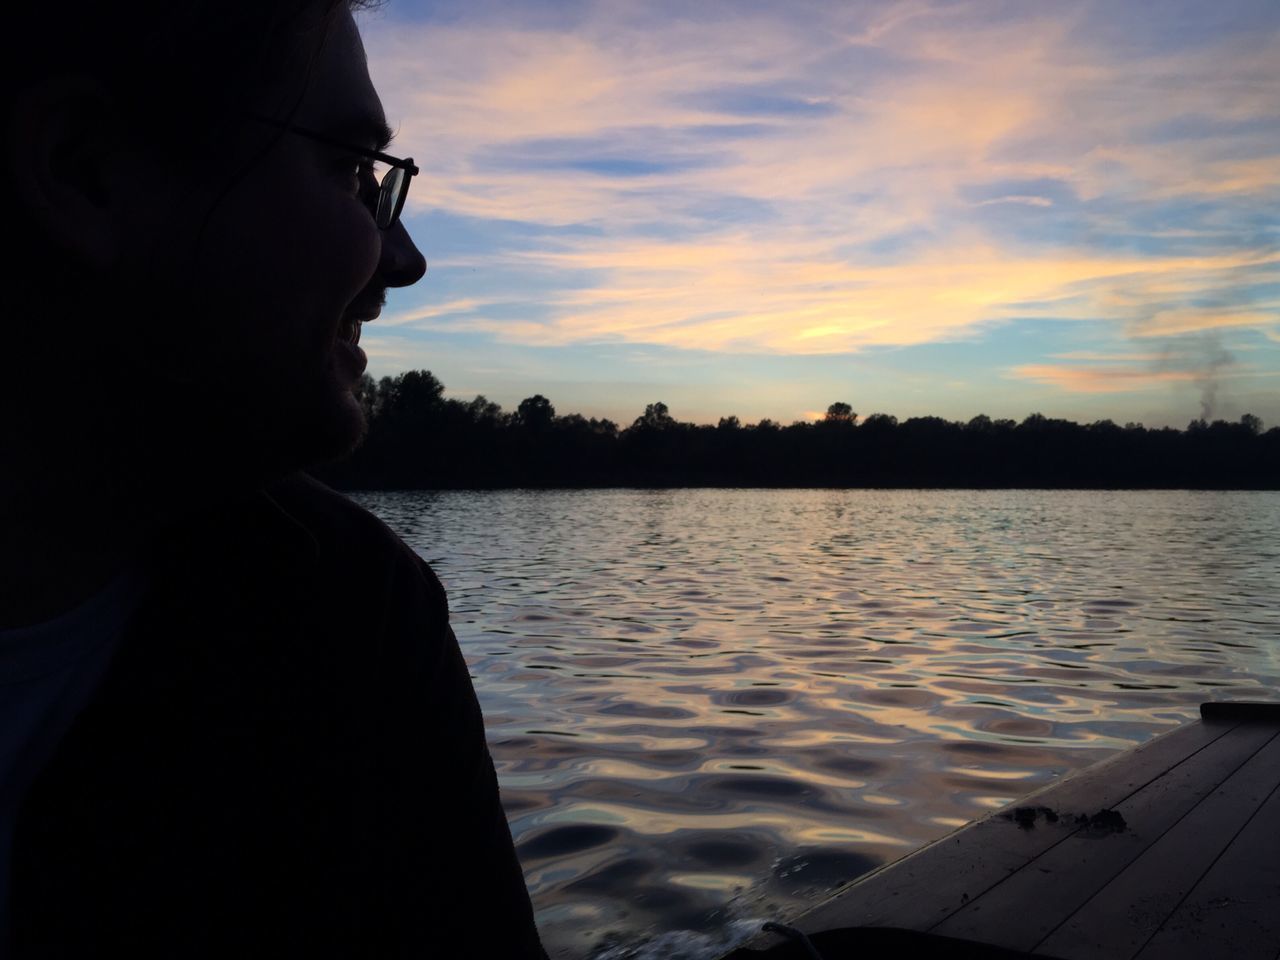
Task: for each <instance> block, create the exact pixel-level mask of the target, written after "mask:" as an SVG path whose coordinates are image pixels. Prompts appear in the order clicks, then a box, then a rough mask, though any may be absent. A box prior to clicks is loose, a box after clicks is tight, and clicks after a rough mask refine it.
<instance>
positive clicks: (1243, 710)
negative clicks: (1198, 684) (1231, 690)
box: [1200, 700, 1280, 723]
mask: <svg viewBox="0 0 1280 960" xmlns="http://www.w3.org/2000/svg"><path fill="white" fill-rule="evenodd" d="M1200 717H1201V719H1204V720H1210V721H1227V722H1233V723H1234V722H1239V721H1241V720H1245V721H1248V722H1250V723H1280V703H1262V702H1259V701H1254V700H1223V701H1219V702H1210V703H1202V704H1200Z"/></svg>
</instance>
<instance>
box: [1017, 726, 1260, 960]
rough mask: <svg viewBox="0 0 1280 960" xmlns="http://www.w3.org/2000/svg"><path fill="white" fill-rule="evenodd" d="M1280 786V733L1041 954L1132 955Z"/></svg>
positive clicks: (1083, 958) (1070, 959)
mask: <svg viewBox="0 0 1280 960" xmlns="http://www.w3.org/2000/svg"><path fill="white" fill-rule="evenodd" d="M1277 729H1280V728H1277V727H1273V728H1272V730H1273V731H1274V730H1277ZM1278 786H1280V736H1274V735H1273V737H1272V739H1271V742H1270V743H1268V744H1267V745H1266V746H1265V747H1263V748H1262V749H1261V750H1259V751H1258V752H1257V753H1256V754H1254V756H1253V758H1252V759H1251V760H1250V761H1249V762H1248V763H1247V764H1246V765H1245V766H1243V767H1241V768H1240V769H1239V770H1237V771H1236V772H1235V773H1234V774H1233V775H1232V776H1231V777H1230V778H1229V779H1227V780H1226V781H1225V782H1224V783H1223V784H1222V786H1220V787H1219V788H1218V789H1217V790H1216V791H1214V792H1213V793H1212V794H1211V795H1210V796H1208V797H1206V798H1205V799H1204V800H1203V801H1201V803H1200V804H1198V805H1197V806H1196V808H1195V809H1194V810H1192V811H1191V812H1190V813H1189V814H1187V815H1186V816H1185V817H1183V818H1182V819H1181V820H1179V821H1178V822H1177V823H1176V824H1175V825H1174V826H1173V827H1172V828H1170V829H1169V830H1168V831H1167V832H1166V833H1165V835H1164V836H1162V837H1161V838H1160V839H1159V840H1157V841H1156V842H1155V843H1153V844H1152V845H1151V846H1150V847H1148V848H1147V849H1146V850H1145V851H1144V852H1143V853H1142V854H1141V855H1140V856H1139V857H1138V858H1137V859H1136V860H1135V861H1133V862H1132V863H1131V864H1130V865H1129V866H1128V867H1127V868H1126V869H1125V870H1124V871H1123V872H1121V873H1120V875H1119V876H1117V877H1116V878H1115V879H1114V880H1112V881H1111V882H1110V883H1109V884H1107V885H1106V886H1105V887H1103V888H1102V889H1101V890H1099V891H1098V892H1097V893H1096V894H1095V895H1094V896H1093V897H1092V899H1090V900H1089V902H1088V903H1086V904H1085V905H1084V906H1083V907H1081V908H1080V909H1079V910H1077V911H1076V912H1075V913H1074V914H1073V915H1072V916H1071V917H1070V918H1068V919H1067V921H1066V922H1065V923H1063V924H1062V926H1060V927H1058V929H1057V930H1055V931H1053V932H1052V933H1051V934H1050V935H1049V936H1048V937H1047V938H1046V939H1044V940H1042V941H1041V942H1040V943H1038V944H1037V945H1036V947H1035V949H1036V952H1037V953H1045V954H1049V955H1051V956H1055V957H1062V958H1064V960H1074V958H1077V957H1078V958H1080V960H1087V958H1093V957H1131V956H1133V954H1135V953H1137V952H1138V950H1140V949H1141V948H1142V945H1143V944H1144V943H1146V942H1147V940H1149V939H1150V938H1151V937H1152V936H1153V935H1154V934H1155V932H1156V931H1157V930H1158V929H1159V928H1160V925H1161V924H1162V923H1163V922H1164V921H1165V920H1166V918H1168V916H1169V914H1170V913H1172V912H1173V910H1174V909H1175V908H1176V907H1177V906H1178V904H1179V903H1181V902H1182V900H1183V898H1184V897H1186V896H1187V894H1188V893H1189V892H1190V891H1191V890H1192V889H1194V888H1195V886H1196V884H1197V883H1198V882H1199V881H1200V878H1201V877H1202V876H1204V874H1205V873H1206V872H1207V871H1208V870H1209V868H1210V867H1211V866H1212V865H1213V863H1214V862H1215V861H1216V860H1217V859H1218V857H1219V856H1221V855H1222V852H1223V851H1224V850H1226V849H1227V848H1228V847H1229V846H1230V844H1231V842H1232V840H1233V839H1234V838H1235V836H1236V834H1238V833H1239V832H1240V830H1241V829H1242V828H1243V827H1244V826H1245V824H1247V823H1248V822H1249V820H1250V819H1251V818H1252V817H1253V816H1254V815H1255V814H1256V813H1257V812H1258V808H1259V807H1260V806H1261V805H1262V804H1263V802H1264V801H1265V800H1266V799H1267V797H1269V796H1270V795H1271V794H1272V792H1273V791H1274V790H1275V789H1276V788H1277V787H1278ZM1278 826H1280V825H1278Z"/></svg>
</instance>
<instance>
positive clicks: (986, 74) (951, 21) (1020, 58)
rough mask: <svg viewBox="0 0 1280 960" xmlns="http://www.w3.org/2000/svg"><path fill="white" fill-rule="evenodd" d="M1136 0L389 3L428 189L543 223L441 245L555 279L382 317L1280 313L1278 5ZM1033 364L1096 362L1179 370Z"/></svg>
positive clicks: (1155, 333) (558, 335)
mask: <svg viewBox="0 0 1280 960" xmlns="http://www.w3.org/2000/svg"><path fill="white" fill-rule="evenodd" d="M1229 5H1230V3H1229V2H1228V6H1229ZM1138 6H1139V5H1137V4H1129V5H1127V6H1126V5H1125V4H1119V5H1118V6H1116V5H1109V6H1107V7H1103V6H1102V5H1097V6H1094V5H1086V4H1055V5H1034V6H1026V5H1009V4H1005V3H1000V2H994V0H992V2H972V3H962V4H954V3H943V2H927V0H906V2H885V3H869V4H856V5H854V4H820V3H812V4H811V3H801V4H798V5H795V6H787V5H773V6H764V7H760V6H756V7H753V8H751V9H750V10H749V11H748V10H744V8H743V7H742V6H741V5H740V4H731V3H727V2H725V3H719V2H715V0H708V3H706V4H699V5H696V6H690V7H688V8H687V9H682V13H681V15H680V16H671V15H670V11H669V10H668V9H667V8H666V7H665V6H663V5H661V4H659V5H654V6H652V7H648V6H646V5H636V4H625V3H619V2H612V0H599V2H587V3H584V4H582V5H575V6H574V7H573V12H572V13H566V14H564V15H563V16H561V17H553V16H550V15H548V14H547V13H546V11H545V10H543V9H542V7H536V8H535V7H524V6H522V5H520V4H515V3H512V4H506V5H498V6H490V5H481V6H480V7H478V8H476V12H474V13H468V12H466V8H463V7H458V8H456V9H454V8H452V7H451V8H449V9H448V10H447V11H446V12H445V14H442V15H439V16H435V17H432V16H426V17H424V18H422V19H421V20H420V21H418V22H404V21H395V20H391V19H379V17H378V16H376V15H375V16H374V17H373V18H371V19H368V20H367V21H366V27H365V30H366V38H367V43H368V46H369V47H370V51H371V63H372V65H373V69H374V74H375V80H376V81H377V82H378V85H379V88H380V90H381V92H382V94H383V98H384V100H385V101H386V102H387V104H388V109H389V111H390V113H391V114H392V116H393V118H396V119H398V120H399V121H400V124H401V132H400V137H399V143H401V144H402V145H403V150H404V151H405V152H406V153H411V154H413V155H414V156H416V157H418V158H419V162H420V163H421V164H423V166H424V171H425V172H424V176H423V177H422V178H420V179H421V183H417V182H415V184H414V190H413V192H412V193H411V196H410V204H411V208H412V210H414V211H417V212H418V213H419V214H421V213H424V212H426V211H429V210H436V211H443V212H445V213H447V214H449V215H450V216H452V217H456V218H464V219H470V220H475V221H486V222H498V221H502V222H509V221H518V222H520V223H522V224H526V225H529V227H530V229H529V230H528V231H526V233H524V234H522V235H521V237H520V238H518V239H510V238H508V239H507V241H506V242H504V243H503V244H501V245H496V246H492V247H489V248H486V249H481V250H478V251H471V252H469V253H468V254H467V255H466V257H459V258H453V257H450V258H449V259H448V261H447V262H446V263H445V264H443V267H444V270H445V272H446V273H447V271H448V270H449V269H450V265H453V266H454V267H455V268H456V269H461V264H462V263H463V262H465V263H467V264H469V265H473V266H474V265H482V266H485V267H487V268H488V270H487V271H485V277H486V282H487V283H489V284H491V285H494V286H500V285H501V283H502V282H503V278H504V277H505V276H507V275H508V274H510V273H511V272H512V271H519V272H520V274H521V276H522V277H528V276H536V277H538V278H539V285H538V294H537V302H536V303H531V304H530V309H529V310H528V311H525V312H524V313H522V312H521V311H520V310H519V309H514V308H513V309H506V308H504V309H494V307H495V305H496V302H497V301H498V300H500V299H504V298H503V297H501V296H498V297H493V298H492V299H493V301H494V302H485V301H486V297H488V296H489V295H488V294H477V295H475V296H471V295H469V294H468V295H465V296H459V295H456V293H457V292H456V290H454V289H451V291H450V292H449V293H446V294H444V297H445V299H446V301H447V302H442V303H439V304H430V303H427V304H424V305H423V306H422V308H421V309H419V310H406V311H405V312H403V313H401V314H398V315H397V316H395V317H393V318H391V322H392V323H398V324H401V325H404V326H407V327H414V326H417V327H422V326H427V327H431V326H432V325H436V326H437V328H441V329H443V328H444V327H445V326H447V325H448V324H449V322H450V317H454V318H458V317H465V318H466V319H467V321H468V329H471V330H477V331H482V332H485V333H488V334H490V335H492V336H493V337H495V338H498V339H501V340H504V341H507V342H512V343H529V344H537V345H557V344H573V343H583V342H595V341H606V342H607V341H621V342H629V343H652V344H661V345H666V346H674V347H683V348H689V349H702V350H734V351H745V352H771V353H795V354H811V353H819V354H823V353H825V354H830V353H841V352H850V351H857V350H860V349H864V348H866V347H868V346H879V345H911V344H924V343H931V342H938V341H948V340H955V339H962V338H965V337H970V336H973V335H975V334H976V333H978V332H980V331H982V330H984V329H987V328H988V327H990V326H991V325H992V324H998V323H1010V322H1017V321H1019V320H1022V319H1026V318H1034V317H1048V316H1053V317H1062V318H1072V319H1088V320H1095V321H1098V320H1100V321H1104V322H1106V323H1108V324H1110V325H1111V326H1112V327H1113V329H1114V330H1115V333H1116V335H1117V336H1126V337H1177V336H1186V335H1189V334H1195V333H1196V332H1198V331H1204V330H1208V329H1221V328H1227V327H1231V328H1241V329H1244V328H1250V329H1255V330H1258V331H1261V332H1263V333H1265V334H1266V335H1268V336H1275V333H1274V331H1275V330H1276V329H1277V328H1278V327H1280V303H1278V302H1277V300H1276V298H1275V294H1274V287H1275V284H1276V283H1277V282H1280V255H1277V253H1276V250H1277V240H1278V239H1280V238H1278V237H1277V234H1276V231H1275V227H1274V223H1275V221H1276V218H1277V214H1278V213H1280V71H1277V70H1276V69H1275V64H1276V63H1277V62H1280V18H1277V17H1269V18H1268V17H1266V16H1265V15H1262V16H1259V15H1257V14H1256V12H1255V14H1253V20H1252V21H1251V22H1249V23H1247V24H1242V25H1241V28H1240V29H1228V28H1225V27H1223V24H1224V23H1229V22H1230V17H1226V16H1225V15H1223V16H1218V15H1214V16H1211V15H1210V12H1209V10H1208V7H1207V6H1206V7H1204V8H1200V7H1196V6H1188V5H1179V6H1178V8H1177V11H1176V13H1175V12H1170V13H1169V14H1168V16H1167V17H1166V18H1164V19H1163V20H1162V23H1161V32H1160V33H1159V35H1158V36H1157V35H1156V34H1155V33H1154V31H1153V30H1151V29H1149V28H1148V27H1149V25H1148V24H1147V23H1146V21H1144V20H1143V19H1142V17H1143V16H1145V15H1144V14H1142V13H1141V12H1140V11H1139V10H1138ZM1218 6H1219V5H1214V7H1215V9H1216V8H1217V7H1218ZM1243 9H1244V8H1243V7H1242V11H1243ZM1219 14H1221V11H1220V10H1219ZM1108 18H1113V19H1115V20H1116V22H1114V23H1113V22H1112V21H1111V20H1109V19H1108ZM1126 18H1127V19H1126ZM1179 18H1182V19H1181V20H1180V19H1179ZM1197 18H1199V19H1197ZM1246 19H1247V18H1246ZM1130 21H1132V23H1130ZM1125 24H1128V26H1125ZM423 158H427V159H426V160H425V162H424V160H423ZM1268 224H1270V226H1268ZM566 225H574V226H577V227H582V228H584V232H582V233H580V234H578V235H575V236H561V235H558V234H554V233H553V231H556V230H558V229H561V228H564V227H565V226H566ZM539 231H543V232H541V233H540V232H539ZM428 255H429V256H430V250H428ZM441 266H442V264H441V263H440V262H439V261H437V263H436V264H435V266H434V267H433V269H439V268H440V267H441ZM423 296H424V297H427V298H430V297H431V296H432V294H431V293H430V292H429V288H424V293H423ZM505 300H506V301H507V307H511V304H510V303H509V301H510V297H509V296H507V297H505ZM1214 304H1217V305H1220V306H1213V305H1214ZM1018 369H1019V370H1020V371H1022V372H1021V373H1020V374H1019V376H1025V377H1027V378H1030V379H1033V380H1037V381H1038V382H1044V383H1053V384H1055V385H1058V386H1062V387H1063V388H1064V389H1073V390H1090V391H1104V390H1127V389H1131V388H1132V387H1133V385H1135V384H1151V383H1154V382H1162V381H1167V380H1170V379H1178V377H1179V374H1178V372H1177V371H1158V372H1155V371H1142V370H1140V369H1137V368H1133V369H1130V370H1128V371H1125V370H1122V369H1115V368H1110V367H1109V368H1107V369H1102V368H1096V367H1092V366H1076V367H1063V366H1058V365H1052V364H1049V365H1045V364H1040V365H1036V364H1027V365H1022V366H1020V367H1019V368H1018Z"/></svg>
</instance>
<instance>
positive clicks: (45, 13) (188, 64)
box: [0, 0, 377, 141]
mask: <svg viewBox="0 0 1280 960" xmlns="http://www.w3.org/2000/svg"><path fill="white" fill-rule="evenodd" d="M376 5H377V3H376V0H186V2H183V0H130V2H126V3H107V2H103V0H61V2H59V3H58V4H57V5H56V6H54V7H44V6H41V5H38V4H19V5H18V6H17V8H16V10H15V11H14V12H12V13H10V14H9V15H8V23H7V24H6V30H5V34H4V39H3V40H0V76H3V81H4V82H3V89H4V90H5V91H6V93H5V94H4V96H5V97H6V104H5V107H6V114H7V112H8V107H9V105H10V103H11V101H8V100H7V98H9V97H12V96H15V95H16V94H17V92H18V91H20V90H21V89H22V88H24V87H27V86H29V85H31V84H33V83H39V82H40V81H41V80H44V79H47V78H48V77H50V76H56V75H59V74H66V75H81V76H87V77H90V78H92V79H93V80H95V81H97V82H99V83H101V84H102V85H103V86H104V87H105V88H106V90H107V91H108V92H109V93H111V94H113V95H114V96H115V97H116V98H118V102H119V104H120V105H122V106H123V107H125V108H127V109H128V111H129V119H131V120H133V121H134V124H135V125H136V128H137V129H136V130H132V131H130V132H131V133H136V134H138V135H140V136H142V137H144V138H146V137H152V136H158V137H160V138H163V139H165V140H166V141H167V140H169V138H172V137H174V136H179V137H184V138H185V137H186V136H188V135H189V136H193V137H196V138H198V139H205V138H207V137H209V136H210V131H217V130H218V129H219V128H220V126H221V124H222V123H223V122H225V121H227V120H228V119H230V118H233V117H236V115H237V112H238V111H239V110H241V109H242V108H243V107H244V105H245V104H246V103H247V102H248V101H249V100H251V99H252V98H253V97H254V95H255V94H257V93H258V92H259V91H260V90H262V89H263V88H265V87H267V86H269V85H270V84H271V83H273V82H275V81H277V80H279V79H280V78H281V77H282V76H284V75H286V74H287V73H288V72H289V71H291V70H295V69H297V68H298V67H299V66H300V65H305V64H306V63H307V62H308V61H309V60H310V58H311V57H313V56H314V55H315V53H316V52H317V49H318V46H319V43H320V41H321V40H322V33H317V32H316V31H308V30H304V29H303V28H302V26H301V25H302V24H304V23H306V22H307V20H308V18H307V17H306V14H308V13H311V12H319V13H320V14H321V17H320V21H321V22H322V23H324V22H326V21H327V20H329V19H330V18H331V17H332V15H333V14H334V13H335V12H336V11H338V10H340V9H342V8H344V7H345V8H348V9H358V8H364V7H370V6H376ZM55 17H56V19H54V18H55ZM314 22H315V21H312V23H314Z"/></svg>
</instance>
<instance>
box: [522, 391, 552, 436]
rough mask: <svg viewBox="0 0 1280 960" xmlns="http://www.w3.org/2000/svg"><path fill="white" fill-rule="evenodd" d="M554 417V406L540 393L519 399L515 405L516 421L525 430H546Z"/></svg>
mask: <svg viewBox="0 0 1280 960" xmlns="http://www.w3.org/2000/svg"><path fill="white" fill-rule="evenodd" d="M555 418H556V408H555V407H553V406H552V405H551V401H550V400H548V399H547V398H546V397H544V396H543V395H542V394H540V393H535V394H534V395H533V396H532V397H528V398H527V399H524V400H521V401H520V405H519V406H518V407H516V421H517V422H518V423H519V424H520V426H522V427H524V428H525V429H526V430H546V429H547V428H548V427H550V426H551V421H553V420H554V419H555Z"/></svg>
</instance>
